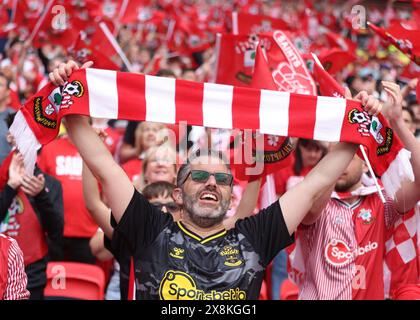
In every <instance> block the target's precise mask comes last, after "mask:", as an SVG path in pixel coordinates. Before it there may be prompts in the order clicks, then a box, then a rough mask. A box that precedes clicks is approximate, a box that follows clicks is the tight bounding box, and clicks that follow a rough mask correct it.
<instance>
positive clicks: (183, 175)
mask: <svg viewBox="0 0 420 320" xmlns="http://www.w3.org/2000/svg"><path fill="white" fill-rule="evenodd" d="M200 157H208V158H218V159H220V160H222V162H223V164H224V165H225V166H226V168H227V169H228V171H229V173H231V172H232V170H231V167H230V164H229V161H228V159H227V158H226V156H225V155H224V154H223V152H222V151H216V150H212V149H198V150H196V151H194V152H193V153H191V154H190V155H189V156H188V158H187V161H186V162H185V163H183V164H182V165H181V167H179V170H178V174H177V177H176V185H177V187H182V185H183V184H184V183H185V181H186V180H187V177H188V175H189V174H190V171H191V163H192V162H193V161H194V160H195V159H198V158H200Z"/></svg>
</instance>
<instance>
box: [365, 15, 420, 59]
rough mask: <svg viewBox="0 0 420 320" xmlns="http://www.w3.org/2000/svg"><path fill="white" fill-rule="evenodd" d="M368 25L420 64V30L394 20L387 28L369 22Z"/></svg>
mask: <svg viewBox="0 0 420 320" xmlns="http://www.w3.org/2000/svg"><path fill="white" fill-rule="evenodd" d="M368 26H369V27H370V28H371V29H372V30H373V31H374V32H375V33H377V34H378V35H379V36H380V37H381V38H382V39H384V40H385V41H386V42H388V43H390V44H393V45H394V46H396V47H397V48H398V49H399V50H401V51H402V52H403V53H405V54H406V55H408V56H409V57H410V59H411V60H412V61H414V62H415V63H417V64H418V65H420V30H419V29H417V30H409V29H406V28H404V27H403V26H402V25H401V22H396V23H395V22H394V23H393V24H392V25H391V26H390V28H388V29H387V30H385V29H382V28H379V27H377V26H375V25H374V24H372V23H370V22H368Z"/></svg>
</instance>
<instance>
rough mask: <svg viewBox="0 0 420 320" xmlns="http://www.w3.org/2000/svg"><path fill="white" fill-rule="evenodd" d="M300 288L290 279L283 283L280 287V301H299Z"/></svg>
mask: <svg viewBox="0 0 420 320" xmlns="http://www.w3.org/2000/svg"><path fill="white" fill-rule="evenodd" d="M298 296H299V287H298V286H297V285H295V284H294V283H293V282H292V281H290V280H289V279H286V280H284V281H283V283H282V284H281V287H280V300H297V299H298Z"/></svg>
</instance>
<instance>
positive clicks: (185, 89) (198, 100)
mask: <svg viewBox="0 0 420 320" xmlns="http://www.w3.org/2000/svg"><path fill="white" fill-rule="evenodd" d="M175 86H176V87H175V90H176V91H175V105H176V111H175V112H176V113H175V120H176V123H179V122H181V121H186V122H187V123H188V124H197V125H199V126H202V125H203V95H204V94H203V92H204V84H203V83H198V82H191V83H187V82H181V81H178V80H177V81H176V84H175ZM191 110H194V112H191Z"/></svg>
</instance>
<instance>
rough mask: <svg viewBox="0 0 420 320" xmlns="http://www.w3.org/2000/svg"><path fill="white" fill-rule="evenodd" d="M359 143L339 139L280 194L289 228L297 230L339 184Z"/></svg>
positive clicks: (290, 230)
mask: <svg viewBox="0 0 420 320" xmlns="http://www.w3.org/2000/svg"><path fill="white" fill-rule="evenodd" d="M357 148H358V146H357V145H355V144H351V143H345V142H342V143H339V144H337V145H336V146H335V147H334V148H333V150H332V151H330V152H329V153H328V154H327V155H326V156H325V157H324V158H323V159H322V160H321V161H320V162H318V164H317V165H316V166H315V167H314V168H313V169H312V170H311V172H309V174H308V175H307V176H306V177H305V179H304V180H303V181H302V182H300V183H299V184H297V185H296V186H295V187H293V188H292V189H290V190H288V191H287V192H286V193H285V194H284V195H283V196H281V197H280V199H279V202H280V207H281V209H282V212H283V217H284V220H285V222H286V225H287V229H288V230H289V234H292V233H293V232H295V230H296V228H297V227H298V225H299V224H300V223H301V222H302V220H303V218H304V217H305V216H306V214H307V213H308V212H309V211H310V210H311V208H312V206H313V205H314V203H315V202H316V201H317V200H318V199H319V198H320V197H321V196H322V195H324V194H325V193H326V192H327V191H328V190H330V189H331V187H332V186H333V185H334V184H335V182H336V181H337V179H338V178H339V177H340V175H341V174H342V173H343V172H344V170H345V169H346V168H347V166H348V165H349V163H350V161H351V159H352V158H353V156H354V154H355V152H356V150H357Z"/></svg>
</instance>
